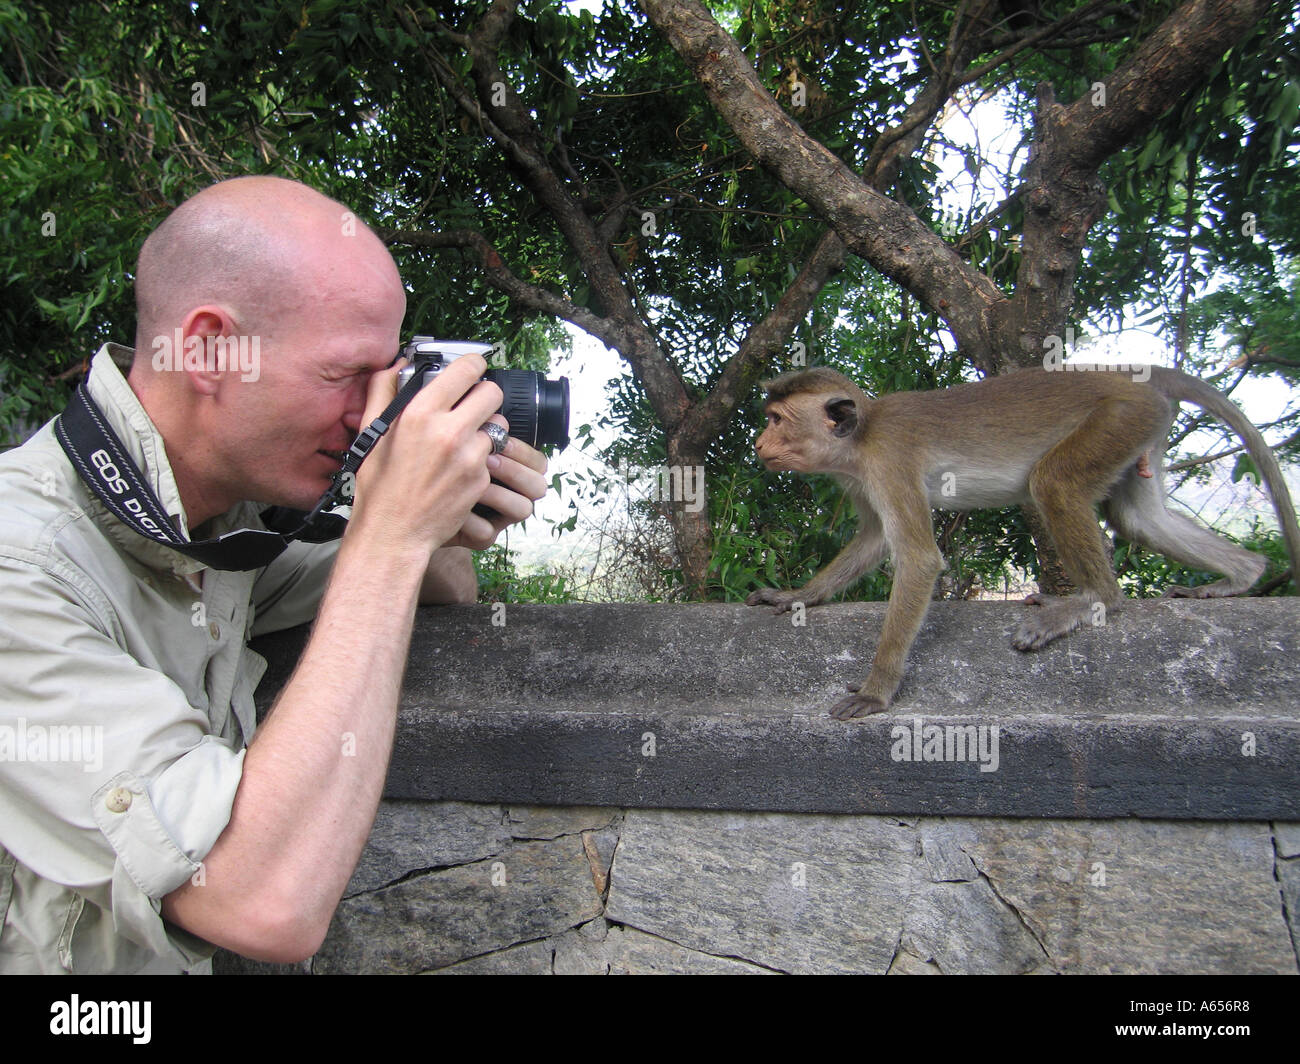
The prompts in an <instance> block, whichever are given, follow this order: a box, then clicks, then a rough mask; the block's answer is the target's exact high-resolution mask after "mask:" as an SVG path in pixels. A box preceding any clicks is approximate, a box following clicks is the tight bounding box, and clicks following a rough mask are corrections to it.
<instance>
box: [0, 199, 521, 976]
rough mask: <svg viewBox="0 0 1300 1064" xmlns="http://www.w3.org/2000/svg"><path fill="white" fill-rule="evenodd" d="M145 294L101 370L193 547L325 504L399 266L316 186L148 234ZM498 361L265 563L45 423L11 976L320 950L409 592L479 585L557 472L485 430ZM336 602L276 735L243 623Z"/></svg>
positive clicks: (13, 695) (466, 590)
mask: <svg viewBox="0 0 1300 1064" xmlns="http://www.w3.org/2000/svg"><path fill="white" fill-rule="evenodd" d="M136 296H137V305H138V312H139V317H138V328H137V332H136V338H135V342H136V347H135V351H134V353H133V352H132V351H131V350H130V349H127V348H122V347H118V346H116V345H113V344H108V345H105V347H104V348H103V349H101V350H100V351H99V352H98V353H97V354H96V355H95V358H94V360H93V362H92V365H91V371H90V375H89V378H88V381H87V387H88V390H89V393H90V396H91V398H92V399H93V400H94V402H95V404H96V405H97V406H98V408H99V409H100V410H101V411H102V417H103V419H104V420H105V421H106V422H107V424H108V426H109V427H111V428H112V429H113V430H114V432H115V433H116V434H117V436H118V437H120V439H121V441H122V444H123V446H124V448H125V450H126V452H127V454H128V455H129V457H130V458H131V459H132V461H133V462H134V464H135V465H136V466H137V467H138V468H139V470H140V472H141V475H142V477H143V479H144V480H145V481H146V482H147V484H148V485H149V487H150V488H152V490H153V492H154V494H155V495H156V496H157V497H158V499H159V501H160V502H161V504H162V506H163V508H164V509H165V511H166V513H167V514H168V515H169V516H170V518H171V520H172V523H173V524H174V525H175V527H176V528H177V529H178V530H181V531H182V532H184V533H186V534H187V535H188V537H189V539H190V540H191V541H194V542H198V541H201V540H205V539H211V538H215V537H217V536H220V535H222V534H223V533H226V532H229V531H232V530H235V529H240V528H260V527H262V525H261V522H260V517H259V513H260V511H261V510H262V508H263V505H264V504H276V505H281V506H288V507H293V508H297V509H304V510H306V509H310V508H311V507H312V506H313V505H314V504H315V502H316V500H317V499H318V498H319V497H320V496H321V494H322V493H323V492H324V491H325V490H326V489H327V488H328V487H329V486H330V483H331V474H333V473H334V472H335V471H337V470H338V468H339V464H340V460H341V458H342V456H343V453H344V452H345V451H346V450H347V449H348V447H349V446H350V445H351V444H352V441H353V439H354V438H355V437H356V435H357V433H358V431H359V429H360V428H362V427H363V426H365V425H367V424H369V422H370V421H371V420H372V419H373V418H374V417H376V416H378V414H379V413H380V412H381V411H382V410H383V408H384V407H385V406H386V405H387V403H388V402H389V401H390V400H391V399H392V397H393V396H394V394H395V393H396V370H395V369H389V368H388V367H389V363H390V362H391V361H392V359H393V354H394V352H395V351H396V350H397V348H398V345H399V332H400V329H401V324H402V319H403V315H404V313H405V305H406V295H405V291H404V289H403V287H402V283H401V280H400V278H399V276H398V272H397V268H396V266H395V264H394V263H393V260H392V258H391V256H390V255H389V254H388V251H387V249H386V248H385V247H384V246H383V244H382V242H381V241H379V239H378V238H376V237H375V236H374V234H373V233H371V232H370V231H369V230H368V229H366V228H365V227H364V226H363V225H361V224H359V223H358V222H357V221H356V220H355V218H354V217H353V215H352V214H351V213H350V212H348V211H347V210H346V208H344V207H343V206H342V205H341V204H338V203H336V202H334V201H332V200H329V199H327V198H326V197H324V196H322V195H320V194H319V193H316V192H314V191H313V190H311V189H309V188H307V187H305V186H303V185H299V184H296V183H294V182H289V181H284V180H281V179H277V178H240V179H236V180H232V181H226V182H222V183H220V184H217V185H214V186H213V187H211V188H209V189H207V190H205V191H204V192H201V193H200V194H199V195H197V196H195V197H194V198H193V199H190V200H188V201H187V202H186V203H184V204H182V205H181V206H180V207H178V208H177V209H176V210H175V211H174V212H173V213H172V214H171V215H170V216H168V218H167V219H166V220H165V221H164V222H163V223H162V224H161V225H160V226H159V228H158V229H157V230H156V231H155V232H154V233H153V234H152V235H151V236H150V237H149V239H148V240H147V241H146V242H145V244H144V246H143V248H142V249H141V253H140V260H139V265H138V268H137V271H136ZM241 343H242V345H243V346H242V347H241V346H240V345H241ZM178 348H179V350H178ZM185 351H192V352H199V351H202V352H204V353H205V355H206V356H207V357H205V358H203V359H197V358H189V359H186V358H183V357H180V356H181V355H183V353H184V352H185ZM221 351H233V352H242V354H243V357H241V358H235V357H231V358H229V359H220V358H215V357H212V355H213V353H214V352H221ZM254 352H256V358H255V359H253V357H252V356H253V353H254ZM485 370H486V365H485V363H484V362H483V360H482V359H481V358H478V357H477V356H465V357H462V358H460V359H458V360H456V361H455V362H453V363H452V364H451V365H450V366H448V367H447V368H446V369H445V370H443V371H442V372H441V373H440V374H439V375H438V376H437V377H436V378H435V380H434V381H433V382H432V383H431V384H429V385H428V386H427V387H425V388H424V389H422V390H421V391H420V392H419V393H418V395H417V396H416V398H415V399H413V400H412V401H411V403H410V404H409V405H408V406H407V408H406V409H405V411H404V412H403V413H402V415H401V416H400V417H399V418H398V419H397V421H396V422H395V424H394V425H393V427H392V428H391V429H390V431H389V432H388V434H387V435H386V436H384V437H383V438H382V439H381V440H380V441H379V443H378V444H377V445H376V446H375V448H374V449H373V451H372V452H371V453H370V455H369V457H368V458H367V459H366V461H365V463H364V464H363V465H362V467H361V469H360V471H359V472H358V474H357V478H356V486H355V498H354V502H353V509H352V517H351V520H350V521H349V523H348V527H347V531H346V533H345V534H344V536H343V537H342V539H341V540H340V541H337V542H335V543H332V544H308V543H302V542H296V543H294V544H292V545H291V546H290V547H289V548H288V549H287V550H286V551H285V552H284V553H283V554H281V555H280V556H279V557H278V558H276V559H275V560H274V561H273V562H271V563H270V564H269V565H266V566H264V567H262V568H260V569H256V570H252V571H239V570H233V571H227V570H224V569H216V568H210V567H207V566H205V565H203V564H202V563H200V562H198V561H196V560H195V559H194V558H192V557H188V556H186V555H185V554H183V553H180V552H178V551H176V550H174V549H172V548H170V547H168V546H167V545H166V544H165V543H163V542H157V541H155V540H154V539H151V538H146V537H145V536H144V535H143V534H141V533H139V532H137V531H135V530H133V529H131V528H129V527H128V526H127V525H126V524H124V523H123V522H122V521H119V520H118V519H117V518H116V517H115V516H113V514H112V513H111V512H109V510H108V509H106V507H105V506H104V505H103V504H101V503H100V502H99V501H98V500H97V499H96V498H95V496H94V495H93V494H92V493H91V492H90V491H89V490H88V488H87V486H86V484H85V483H84V482H83V480H82V479H81V477H80V476H79V475H78V473H77V471H76V469H75V468H74V466H73V463H72V462H71V461H70V460H69V458H68V456H67V455H66V454H65V453H64V451H63V449H62V448H61V447H60V445H59V443H58V442H57V440H56V438H55V435H54V433H53V431H52V427H51V425H46V426H45V427H44V428H43V429H41V430H40V431H39V432H38V433H37V434H36V435H35V436H34V437H33V438H32V439H31V440H30V441H28V443H26V444H24V445H23V446H22V447H20V448H17V449H15V450H13V451H10V452H9V453H7V454H6V455H4V456H2V457H0V499H3V503H2V504H0V601H3V602H4V604H5V606H4V611H3V614H2V615H0V706H3V707H4V710H3V712H4V714H5V716H4V717H0V972H110V971H111V972H167V971H171V972H178V971H182V970H190V971H201V970H204V969H205V967H207V966H208V961H209V958H210V957H211V954H212V952H213V951H214V948H215V947H216V946H225V947H227V948H229V949H232V950H234V951H236V952H238V953H241V954H244V955H245V956H248V957H253V958H258V959H263V960H270V961H297V960H301V959H304V958H306V957H309V956H311V955H312V954H313V953H314V952H315V951H316V949H317V947H318V946H319V945H320V943H321V941H322V939H323V938H324V935H325V932H326V930H327V928H328V926H329V922H330V919H331V917H332V915H333V912H334V909H335V907H336V905H337V904H338V901H339V898H340V897H341V896H342V893H343V890H344V888H345V886H346V884H347V882H348V880H349V878H350V876H351V874H352V871H353V869H354V867H355V865H356V863H357V860H358V858H359V856H360V853H361V849H362V847H363V845H364V843H365V841H366V837H367V835H368V833H369V830H370V826H371V823H372V821H373V819H374V815H375V811H376V808H377V806H378V802H379V797H380V793H381V791H382V787H383V782H384V776H385V772H386V770H387V765H388V759H389V755H390V752H391V748H392V740H393V730H394V724H395V720H396V712H397V700H398V693H399V689H400V685H401V678H402V672H403V669H404V666H405V662H406V657H407V652H408V648H409V644H410V638H411V625H412V620H413V617H414V612H415V607H416V605H417V603H419V602H459V601H473V600H474V597H475V594H476V581H475V576H474V571H473V566H472V562H471V559H470V555H469V549H470V548H481V547H485V546H487V545H488V544H490V543H491V542H492V541H493V540H494V539H495V537H496V536H497V535H498V533H499V532H500V531H501V529H502V528H504V527H505V526H506V525H508V524H510V523H512V522H516V521H519V520H522V519H523V518H525V517H527V516H528V515H529V514H530V513H531V512H532V503H533V500H535V499H538V498H540V497H541V496H542V495H543V494H544V492H545V490H546V480H545V477H544V476H543V473H544V472H545V469H546V462H545V459H544V458H543V456H542V455H540V454H539V453H537V452H536V451H534V450H533V449H532V448H529V447H527V446H525V445H524V444H522V443H521V442H520V441H518V440H515V439H513V438H512V439H510V440H509V441H508V443H507V446H506V448H505V450H504V452H502V453H501V454H494V453H493V451H494V448H493V442H492V440H491V439H490V438H489V436H488V434H487V433H486V432H484V431H482V430H481V426H482V425H483V424H484V423H485V422H487V421H489V420H496V421H497V422H498V423H500V424H502V425H504V424H505V422H504V420H503V419H502V418H501V417H500V415H499V414H497V413H496V411H497V410H498V409H499V408H500V405H501V401H502V396H501V392H500V389H498V388H497V387H496V386H495V385H493V384H490V383H486V382H482V381H480V379H479V378H480V377H481V376H482V374H483V373H484V371H485ZM124 374H125V375H124ZM490 479H495V480H496V481H497V482H498V483H496V484H492V483H490V482H489V481H490ZM478 502H483V503H485V504H486V505H487V506H488V507H490V508H491V509H492V511H495V512H496V513H497V514H498V515H499V516H498V517H497V518H496V519H495V520H493V521H488V520H485V519H484V518H482V517H479V516H477V515H475V514H472V513H471V512H470V509H471V507H472V506H474V504H475V503H478ZM327 577H328V585H326V579H327ZM313 616H315V619H316V621H315V626H314V628H313V631H312V635H311V639H310V641H309V643H308V645H307V647H306V649H305V650H304V652H303V656H302V659H301V661H300V662H299V665H298V668H297V670H296V671H295V673H294V675H293V677H292V678H291V680H290V681H289V683H288V684H287V685H286V686H285V688H284V690H283V691H282V692H281V694H280V697H279V699H278V701H277V702H276V704H275V706H274V708H273V710H272V712H271V714H270V716H269V717H268V718H267V719H266V720H265V721H264V722H263V723H262V724H261V726H260V727H257V726H256V722H255V719H254V716H253V699H252V695H253V689H254V687H255V686H256V683H257V680H258V678H259V677H260V676H261V672H262V670H263V669H264V668H265V662H264V661H262V660H261V659H260V658H258V657H257V655H256V654H254V653H252V652H251V651H249V650H248V649H247V648H246V646H245V645H244V644H245V640H246V637H247V636H249V635H253V634H259V633H262V632H266V631H272V630H275V629H276V628H281V627H287V626H290V625H294V624H299V623H302V622H303V621H305V620H308V619H310V618H311V617H313Z"/></svg>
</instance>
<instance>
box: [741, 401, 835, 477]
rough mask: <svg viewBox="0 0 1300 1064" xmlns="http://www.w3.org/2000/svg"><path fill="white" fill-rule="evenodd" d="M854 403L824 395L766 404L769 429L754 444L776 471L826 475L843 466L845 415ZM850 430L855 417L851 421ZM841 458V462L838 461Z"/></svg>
mask: <svg viewBox="0 0 1300 1064" xmlns="http://www.w3.org/2000/svg"><path fill="white" fill-rule="evenodd" d="M845 404H847V408H848V410H849V411H852V409H853V403H852V400H848V399H844V398H842V397H835V398H833V399H830V400H828V399H827V397H826V396H824V395H821V396H819V395H811V394H804V395H793V396H790V397H789V398H787V399H783V400H778V401H776V402H771V403H768V404H767V409H766V411H765V412H766V414H767V427H766V428H764V429H763V431H762V433H761V434H760V435H759V437H758V440H757V442H756V443H755V444H754V450H755V451H756V452H757V453H758V457H759V459H760V460H761V461H762V463H763V465H764V466H765V467H766V468H767V469H770V470H772V471H773V472H792V473H827V472H833V471H835V470H836V469H837V468H838V467H839V466H841V465H843V464H844V462H843V455H844V452H845V450H846V446H845V440H844V439H843V437H844V436H845V435H846V430H845V425H846V413H845ZM848 424H849V429H850V431H851V427H852V425H853V424H856V418H854V419H853V420H852V421H850V422H848ZM837 459H838V461H837Z"/></svg>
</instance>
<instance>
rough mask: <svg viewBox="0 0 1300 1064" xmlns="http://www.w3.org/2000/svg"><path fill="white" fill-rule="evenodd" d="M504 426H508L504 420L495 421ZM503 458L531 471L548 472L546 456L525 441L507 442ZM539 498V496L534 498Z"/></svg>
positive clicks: (511, 439)
mask: <svg viewBox="0 0 1300 1064" xmlns="http://www.w3.org/2000/svg"><path fill="white" fill-rule="evenodd" d="M495 420H499V421H500V422H501V423H502V424H506V422H505V419H504V418H499V419H495ZM501 457H502V458H505V459H508V460H510V461H513V462H517V463H519V464H520V465H522V466H525V467H527V468H529V469H533V470H536V471H537V472H538V473H545V472H546V455H544V454H542V452H541V451H538V450H534V449H533V448H532V447H529V446H528V444H526V443H524V441H523V440H517V439H515V438H514V437H513V436H511V437H510V439H509V440H507V441H506V449H505V450H504V451H502V452H501ZM534 498H537V496H534Z"/></svg>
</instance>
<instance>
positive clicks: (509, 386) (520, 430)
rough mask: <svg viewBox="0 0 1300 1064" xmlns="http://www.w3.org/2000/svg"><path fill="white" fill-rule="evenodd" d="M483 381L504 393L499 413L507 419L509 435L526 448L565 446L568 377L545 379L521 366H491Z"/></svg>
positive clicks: (566, 435) (567, 414)
mask: <svg viewBox="0 0 1300 1064" xmlns="http://www.w3.org/2000/svg"><path fill="white" fill-rule="evenodd" d="M484 380H489V381H491V382H492V383H493V384H495V385H496V386H497V387H498V388H500V389H501V391H502V392H503V393H504V394H505V401H504V402H503V403H502V404H501V413H502V414H503V415H504V416H505V419H506V420H507V421H508V422H510V435H511V436H513V437H515V439H518V440H523V441H524V443H526V444H528V445H529V446H530V447H550V446H553V445H559V446H560V447H561V448H564V447H567V446H568V445H569V378H568V377H560V378H559V379H558V380H553V381H548V380H547V379H546V378H545V377H544V376H543V375H542V374H540V373H534V372H532V371H531V370H524V369H491V370H488V371H487V373H486V374H484Z"/></svg>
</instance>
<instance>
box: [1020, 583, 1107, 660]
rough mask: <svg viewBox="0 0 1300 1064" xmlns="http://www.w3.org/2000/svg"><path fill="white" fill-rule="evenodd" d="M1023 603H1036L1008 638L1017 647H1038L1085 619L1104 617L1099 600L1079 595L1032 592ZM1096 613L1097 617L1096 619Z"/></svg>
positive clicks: (1092, 619)
mask: <svg viewBox="0 0 1300 1064" xmlns="http://www.w3.org/2000/svg"><path fill="white" fill-rule="evenodd" d="M1025 603H1026V604H1027V605H1030V606H1036V607H1038V608H1037V609H1035V610H1034V611H1033V612H1032V613H1030V614H1029V615H1028V616H1026V617H1025V619H1024V620H1023V621H1021V623H1020V627H1019V628H1018V629H1017V630H1016V634H1015V635H1014V636H1012V638H1011V645H1012V646H1013V647H1015V648H1016V649H1017V650H1041V649H1042V648H1043V647H1045V646H1047V644H1048V643H1050V642H1052V640H1054V639H1060V638H1061V636H1063V635H1068V634H1069V633H1070V632H1073V631H1074V630H1075V629H1076V628H1078V627H1079V626H1080V625H1082V624H1084V623H1085V622H1090V623H1102V622H1103V621H1104V620H1105V617H1106V611H1105V607H1104V606H1103V604H1102V603H1101V602H1095V601H1093V600H1092V599H1088V598H1084V597H1083V596H1082V595H1067V596H1064V597H1062V596H1059V595H1043V594H1034V595H1030V596H1028V597H1027V598H1026V599H1025ZM1098 617H1100V620H1098Z"/></svg>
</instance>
